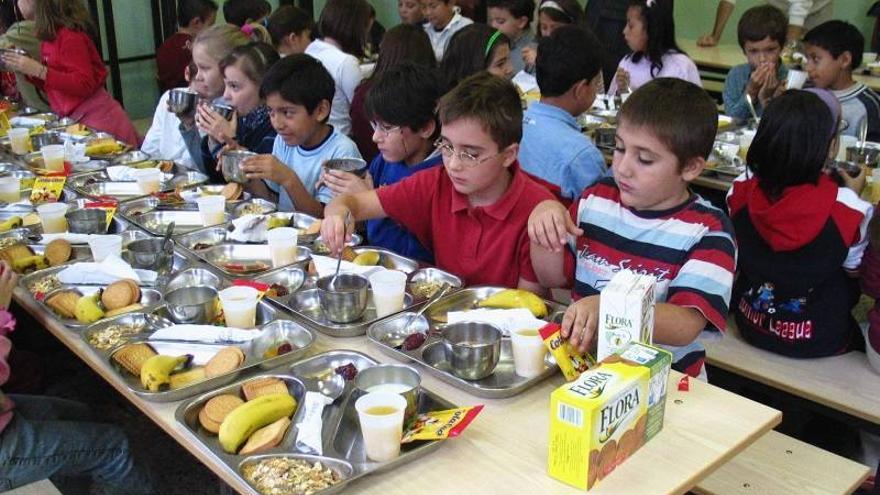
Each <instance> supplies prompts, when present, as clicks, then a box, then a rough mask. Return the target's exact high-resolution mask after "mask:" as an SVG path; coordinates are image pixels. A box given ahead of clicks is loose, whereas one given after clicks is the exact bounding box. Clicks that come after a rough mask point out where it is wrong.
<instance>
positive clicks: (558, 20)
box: [522, 0, 584, 69]
mask: <svg viewBox="0 0 880 495" xmlns="http://www.w3.org/2000/svg"><path fill="white" fill-rule="evenodd" d="M583 22H584V16H583V12H582V11H581V6H580V5H579V4H578V3H577V1H576V0H542V1H541V3H540V4H539V5H538V33H537V38H541V37H546V36H550V35H551V34H553V30H555V29H556V28H558V27H559V26H565V25H566V24H574V25H582V24H583ZM522 53H523V62H524V63H525V65H526V68H527V69H531V68H533V67H534V66H535V59H536V58H537V57H538V50H537V47H536V46H535V45H534V43H533V44H532V45H531V46H527V47H525V48H524V49H523V50H522Z"/></svg>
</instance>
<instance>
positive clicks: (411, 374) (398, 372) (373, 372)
mask: <svg viewBox="0 0 880 495" xmlns="http://www.w3.org/2000/svg"><path fill="white" fill-rule="evenodd" d="M421 383H422V377H421V375H420V374H419V372H418V371H416V369H415V368H413V367H411V366H406V365H403V364H380V365H377V366H370V367H369V368H364V369H362V370H360V371H359V372H358V374H357V377H355V380H354V385H355V387H357V389H358V390H360V391H362V392H364V393H370V392H379V391H382V392H389V393H396V394H400V395H402V396H403V398H404V399H406V412H405V413H404V423H405V422H407V421H409V420H410V419H411V418H413V417H414V416H415V415H416V413H418V412H419V386H420V385H421ZM384 386H388V388H389V389H388V390H380V387H381V388H385V387H384ZM397 389H399V390H397Z"/></svg>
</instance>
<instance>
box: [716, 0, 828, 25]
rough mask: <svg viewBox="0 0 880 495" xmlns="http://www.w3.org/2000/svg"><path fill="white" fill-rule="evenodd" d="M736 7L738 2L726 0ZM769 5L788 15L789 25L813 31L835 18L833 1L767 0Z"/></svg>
mask: <svg viewBox="0 0 880 495" xmlns="http://www.w3.org/2000/svg"><path fill="white" fill-rule="evenodd" d="M724 1H725V2H727V3H732V4H734V5H736V0H724ZM767 3H769V4H770V5H772V6H774V7H776V8H777V9H779V10H781V11H783V12H786V13H788V23H789V24H791V25H794V26H803V27H804V28H806V29H807V30H809V29H812V28H814V27H816V26H818V25H819V24H822V23H823V22H825V21H830V20H831V19H832V18H833V11H834V5H833V3H832V0H767Z"/></svg>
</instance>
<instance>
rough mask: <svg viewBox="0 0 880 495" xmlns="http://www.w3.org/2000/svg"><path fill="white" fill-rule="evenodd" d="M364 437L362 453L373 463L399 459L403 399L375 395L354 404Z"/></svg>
mask: <svg viewBox="0 0 880 495" xmlns="http://www.w3.org/2000/svg"><path fill="white" fill-rule="evenodd" d="M354 408H355V410H357V413H358V420H359V421H360V424H361V434H362V435H363V436H364V450H366V451H367V457H369V458H370V459H372V460H374V461H378V462H383V461H390V460H392V459H394V458H396V457H397V456H399V455H400V440H401V438H403V413H404V411H406V399H404V398H403V396H401V395H399V394H391V393H387V392H374V393H370V394H366V395H363V396H361V397H360V398H359V399H358V400H357V402H355V403H354Z"/></svg>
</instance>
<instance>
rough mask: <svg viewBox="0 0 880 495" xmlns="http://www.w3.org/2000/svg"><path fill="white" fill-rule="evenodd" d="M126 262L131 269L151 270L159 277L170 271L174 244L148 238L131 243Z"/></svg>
mask: <svg viewBox="0 0 880 495" xmlns="http://www.w3.org/2000/svg"><path fill="white" fill-rule="evenodd" d="M127 249H128V255H127V258H128V261H129V263H131V266H132V268H138V269H142V270H153V271H155V272H158V273H159V275H166V274H168V273H169V272H170V271H171V266H172V264H173V261H174V244H173V243H172V242H170V241H169V242H167V243H166V242H165V239H158V238H150V239H141V240H137V241H133V242H132V243H130V244H129V245H128V247H127Z"/></svg>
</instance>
